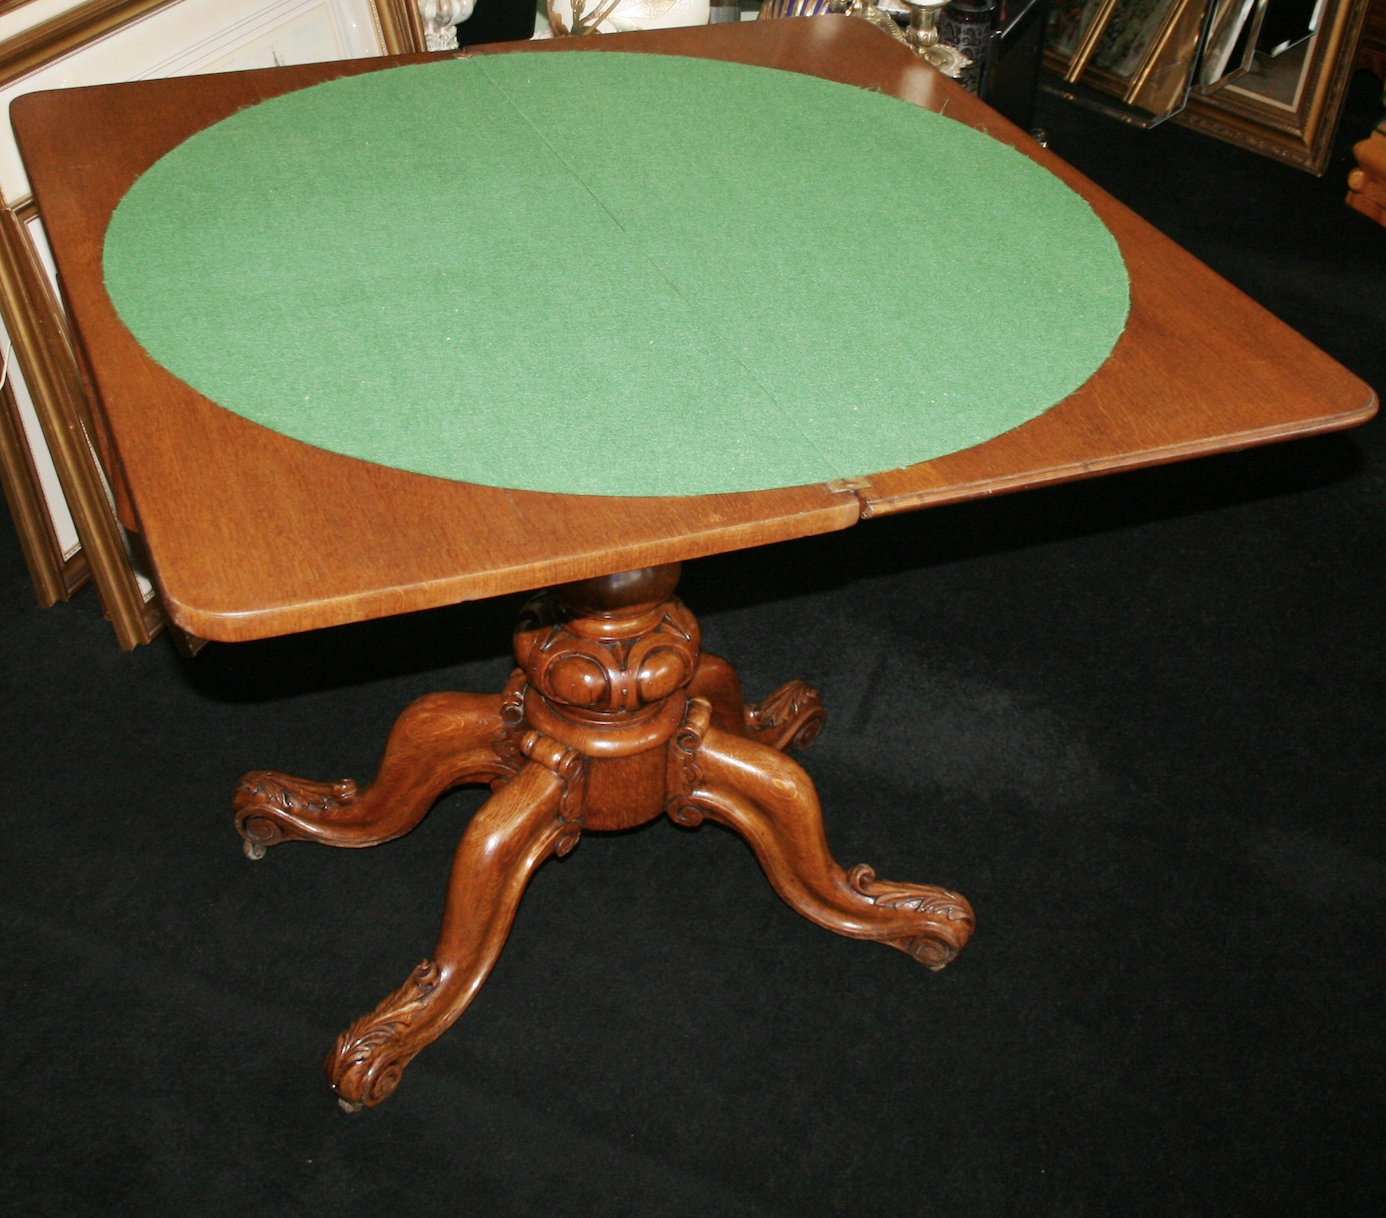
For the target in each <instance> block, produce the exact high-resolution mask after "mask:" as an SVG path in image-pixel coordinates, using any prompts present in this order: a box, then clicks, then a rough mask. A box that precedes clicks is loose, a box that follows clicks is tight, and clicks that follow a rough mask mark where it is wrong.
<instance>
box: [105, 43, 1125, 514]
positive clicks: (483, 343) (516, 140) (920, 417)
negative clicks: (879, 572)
mask: <svg viewBox="0 0 1386 1218" xmlns="http://www.w3.org/2000/svg"><path fill="white" fill-rule="evenodd" d="M105 273H106V284H107V287H108V289H109V291H110V294H111V298H112V300H113V301H114V302H115V305H116V308H117V309H118V310H119V312H120V315H121V317H122V318H123V319H124V321H125V323H126V324H127V325H128V326H129V327H130V330H131V331H132V332H133V333H134V335H135V337H136V338H137V339H138V340H139V341H140V343H142V344H143V346H144V347H145V348H146V350H148V351H149V353H150V354H151V355H153V357H154V358H155V359H156V360H158V361H159V363H161V364H163V365H164V367H166V368H168V369H169V370H170V371H171V372H173V373H174V374H175V375H177V376H179V377H181V378H182V379H183V380H184V381H186V382H187V383H188V384H189V385H191V386H192V387H193V388H195V389H197V390H198V391H199V392H201V393H203V394H204V395H206V396H207V397H209V398H211V399H212V401H214V402H217V403H219V404H220V405H222V406H224V407H226V408H227V409H228V410H232V411H234V412H235V413H237V414H239V415H243V416H244V417H246V418H248V419H252V420H254V421H255V422H257V423H261V424H264V425H265V426H266V427H270V428H273V429H274V430H276V431H280V432H283V433H285V434H286V435H289V436H293V437H294V438H296V439H299V440H304V441H307V442H308V443H310V444H315V445H318V446H319V447H321V448H325V449H330V450H331V451H333V452H339V453H346V454H349V455H351V456H353V457H362V458H365V459H366V460H369V461H375V462H378V463H380V464H383V465H389V466H395V467H397V468H400V469H406V470H412V471H415V472H417V473H422V474H434V475H437V476H439V477H443V478H454V479H461V480H464V481H468V482H479V483H484V484H486V485H490V486H503V487H514V488H521V489H526V490H540V491H562V492H568V493H576V494H602V495H691V494H707V493H713V492H720V491H747V490H765V489H769V488H772V487H781V486H797V485H801V484H805V483H811V482H822V481H825V480H828V479H833V478H843V477H851V476H854V475H865V474H870V473H873V472H876V471H878V470H885V469H894V468H897V467H899V466H904V465H911V464H913V463H915V462H917V461H924V460H928V459H930V458H933V457H938V456H942V455H943V454H944V453H948V452H953V451H955V450H957V449H961V448H967V447H970V446H971V445H973V444H977V443H980V442H981V441H983V440H986V439H989V438H990V437H992V436H996V435H999V434H1000V433H1002V432H1004V431H1009V430H1010V429H1011V428H1013V427H1016V426H1017V425H1019V424H1020V423H1023V422H1025V421H1026V420H1027V419H1031V418H1034V417H1035V416H1036V415H1038V414H1040V413H1042V412H1043V411H1045V410H1047V409H1048V408H1049V407H1050V406H1052V405H1053V404H1054V403H1056V402H1058V401H1059V400H1061V399H1062V398H1064V397H1066V396H1067V395H1068V394H1070V393H1072V392H1073V390H1075V389H1077V388H1078V386H1079V385H1081V384H1082V383H1083V382H1084V381H1085V380H1087V378H1088V377H1089V376H1091V375H1092V373H1093V372H1094V371H1095V370H1096V369H1097V368H1098V366H1099V365H1101V363H1102V362H1103V360H1105V359H1106V358H1107V356H1108V354H1109V353H1110V352H1111V349H1112V346H1113V344H1114V343H1115V342H1116V340H1117V336H1118V335H1119V334H1120V333H1121V330H1122V327H1123V326H1124V325H1125V321H1126V312H1127V300H1128V297H1127V280H1126V271H1125V268H1124V266H1123V264H1122V260H1121V255H1120V254H1119V252H1118V251H1117V247H1116V243H1115V241H1114V240H1113V239H1112V236H1111V234H1110V233H1108V232H1107V230H1106V228H1104V227H1103V225H1102V223H1101V222H1100V221H1099V220H1098V219H1097V217H1096V216H1095V215H1094V214H1093V213H1092V211H1091V209H1090V208H1089V207H1088V205H1087V204H1086V203H1084V202H1083V201H1082V200H1081V199H1080V198H1079V197H1078V196H1077V195H1075V194H1074V193H1073V192H1072V191H1070V190H1069V189H1068V188H1067V187H1066V186H1064V185H1063V184H1062V183H1061V182H1059V180H1058V179H1057V178H1055V177H1053V176H1052V175H1051V174H1049V173H1048V172H1046V171H1045V170H1043V169H1041V168H1040V167H1039V166H1038V165H1036V164H1035V163H1034V162H1033V161H1031V160H1029V159H1028V158H1026V157H1024V156H1022V155H1021V154H1020V153H1018V152H1016V151H1014V150H1013V149H1011V148H1009V147H1007V146H1005V145H1003V144H1000V143H998V142H997V141H995V140H993V139H990V138H989V137H987V136H985V135H982V134H980V133H979V132H977V131H974V130H972V129H971V128H970V127H966V126H963V125H962V124H960V123H957V122H953V121H952V120H950V119H947V118H942V117H940V116H939V115H937V114H933V113H931V112H929V111H927V110H922V109H920V108H919V107H917V106H913V105H910V104H908V103H906V102H902V101H897V100H896V99H894V98H889V97H884V96H882V95H880V94H876V93H870V92H867V91H865V90H861V89H855V88H852V87H849V86H847V85H840V84H834V83H831V82H829V81H824V80H819V79H816V78H814V77H809V76H802V75H797V74H794V73H790V72H780V71H774V70H771V69H766V68H752V67H746V66H743V65H739V64H729V63H719V62H714V61H709V60H703V59H684V58H674V57H671V56H664V55H629V54H591V53H588V54H576V53H568V54H554V53H550V54H512V55H487V56H478V57H475V58H471V59H455V60H447V61H440V62H436V63H430V64H424V65H419V66H410V67H399V68H392V69H388V70H385V71H381V72H375V73H370V74H367V75H364V76H353V77H350V78H347V79H343V80H334V81H330V82H328V83H326V84H322V85H318V86H316V87H314V88H311V89H305V90H303V91H301V92H297V93H291V94H288V95H286V96H284V97H279V98H275V99H273V100H271V101H267V102H264V103H262V104H260V105H257V106H253V107H251V108H249V109H246V110H243V111H241V112H240V113H238V114H236V115H233V116H232V117H231V118H228V119H226V120H224V121H223V122H220V123H218V124H216V125H215V126H213V127H210V128H208V129H207V130H205V131H202V132H200V133H199V134H197V135H195V136H193V137H192V138H191V139H189V140H188V141H187V142H186V143H184V144H182V145H181V146H180V147H178V148H175V149H174V150H173V151H172V152H170V153H169V154H168V155H167V156H165V157H164V158H163V159H162V160H161V161H159V162H158V163H157V164H155V165H154V166H153V167H152V168H151V169H149V171H148V172H147V173H145V174H144V176H143V177H141V178H140V179H139V180H138V181H137V182H136V183H135V185H134V187H133V188H132V189H131V190H130V192H129V194H127V195H126V196H125V198H124V200H122V202H121V204H120V206H119V208H118V209H117V210H116V213H115V216H114V218H113V219H112V221H111V225H110V229H109V231H108V233H107V237H106V248H105Z"/></svg>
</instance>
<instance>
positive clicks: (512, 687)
mask: <svg viewBox="0 0 1386 1218" xmlns="http://www.w3.org/2000/svg"><path fill="white" fill-rule="evenodd" d="M526 684H527V682H526V680H525V674H524V670H523V669H520V668H517V669H515V670H514V672H512V673H511V674H510V680H508V681H507V682H506V683H505V689H504V690H503V691H502V692H501V704H500V717H501V730H500V735H499V736H497V737H496V758H497V760H498V761H499V762H500V764H501V767H502V768H503V769H504V770H505V773H504V774H503V775H502V776H501V777H499V778H495V779H493V780H492V782H491V790H493V791H499V790H500V789H501V787H503V786H505V784H506V783H507V782H509V781H510V780H511V779H512V778H514V777H515V775H516V774H518V773H519V772H520V767H521V766H522V765H524V754H523V753H522V752H520V736H521V735H522V730H521V729H522V728H523V727H524V722H525V685H526Z"/></svg>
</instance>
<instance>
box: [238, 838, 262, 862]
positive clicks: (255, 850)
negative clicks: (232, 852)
mask: <svg viewBox="0 0 1386 1218" xmlns="http://www.w3.org/2000/svg"><path fill="white" fill-rule="evenodd" d="M241 849H242V850H243V851H244V852H245V857H246V858H248V859H250V860H251V861H252V862H258V861H259V860H260V859H262V858H264V857H265V848H264V846H262V845H260V844H259V843H257V842H248V841H246V840H245V838H241Z"/></svg>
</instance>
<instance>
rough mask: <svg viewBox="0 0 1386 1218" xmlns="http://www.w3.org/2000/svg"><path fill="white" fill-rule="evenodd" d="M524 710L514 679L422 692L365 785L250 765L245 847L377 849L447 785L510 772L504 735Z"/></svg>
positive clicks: (239, 820)
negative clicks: (496, 685) (469, 690)
mask: <svg viewBox="0 0 1386 1218" xmlns="http://www.w3.org/2000/svg"><path fill="white" fill-rule="evenodd" d="M521 679H523V678H521ZM520 713H521V711H520V707H519V703H518V701H517V694H516V692H515V689H514V683H512V686H511V687H509V688H507V691H506V693H505V694H500V695H498V694H461V693H438V694H428V695H426V696H425V697H422V698H420V699H419V700H418V701H417V702H414V703H413V704H412V705H411V706H409V707H408V708H407V709H406V710H405V711H404V713H403V714H402V715H400V717H399V719H398V720H396V722H395V726H394V728H393V730H392V731H391V732H390V739H389V741H388V743H387V744H386V745H385V756H384V758H383V760H382V761H381V763H380V772H379V774H378V775H377V776H376V780H375V782H373V783H372V784H371V785H370V786H369V787H367V788H366V790H364V791H361V792H358V791H357V788H356V783H355V782H353V781H352V780H351V779H349V778H346V779H343V780H341V781H340V782H336V783H322V782H311V781H309V780H307V779H303V778H291V777H289V776H288V775H287V774H276V773H274V772H272V771H268V770H254V771H252V772H251V773H249V774H247V775H246V776H245V777H244V778H242V779H241V784H240V786H239V787H238V788H237V790H236V797H235V807H236V831H237V832H238V833H239V834H240V835H241V839H242V845H243V847H244V849H245V852H246V854H247V855H248V856H249V857H250V858H253V859H258V858H263V857H264V854H265V851H266V849H268V848H269V847H270V846H275V845H278V844H279V843H280V842H284V841H312V842H320V843H322V844H323V845H327V846H375V845H378V844H379V843H380V842H388V841H390V840H391V839H392V838H396V837H400V836H402V835H403V834H405V833H408V832H409V830H410V829H412V828H413V827H414V826H415V825H417V824H418V823H419V821H420V820H422V819H423V817H424V815H425V813H427V811H428V809H429V808H430V807H432V805H433V801H434V800H436V799H437V798H438V796H439V795H441V794H442V793H443V792H444V791H446V790H447V789H448V788H449V787H454V786H457V785H458V784H459V783H464V782H493V783H494V782H497V781H503V780H504V779H506V778H508V777H509V776H510V775H512V774H513V773H515V771H516V768H517V760H518V759H517V758H516V757H515V756H514V751H513V748H508V747H507V744H508V741H507V733H509V734H513V731H514V727H515V724H516V723H517V722H518V718H519V715H520Z"/></svg>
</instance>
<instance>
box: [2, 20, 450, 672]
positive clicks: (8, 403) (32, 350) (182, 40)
mask: <svg viewBox="0 0 1386 1218" xmlns="http://www.w3.org/2000/svg"><path fill="white" fill-rule="evenodd" d="M424 49H425V29H424V24H423V21H422V19H421V17H420V14H419V10H418V8H417V7H416V5H415V3H414V0H0V112H3V113H4V114H6V115H8V109H9V104H10V102H12V101H13V100H14V99H15V98H16V97H19V96H20V95H21V94H24V93H28V92H32V91H34V90H37V89H55V88H66V87H73V86H80V85H95V84H107V83H114V82H117V81H126V80H145V79H150V78H154V77H165V76H179V75H197V74H200V73H204V72H231V71H237V70H243V69H248V68H259V67H271V66H274V65H276V64H292V63H312V62H320V61H326V60H336V59H358V58H363V57H369V56H374V55H382V54H391V53H401V52H408V51H422V50H424ZM0 344H2V345H3V357H0V365H2V366H3V371H0V485H3V489H4V493H5V498H6V500H7V502H8V503H9V506H10V511H11V513H12V515H13V516H14V520H15V525H16V528H17V530H18V532H19V537H20V544H21V546H22V547H23V550H24V556H25V559H26V561H27V563H28V566H29V570H30V574H31V575H32V577H33V582H34V589H35V592H36V593H37V595H38V598H39V601H40V603H42V604H44V605H52V604H54V603H55V602H56V601H59V600H66V599H67V597H69V596H70V595H71V594H72V593H73V592H74V591H76V589H77V588H79V587H81V586H82V584H84V583H85V582H86V581H87V580H88V579H90V580H92V582H94V583H95V584H96V586H97V590H98V591H99V593H100V596H101V602H102V606H103V608H104V610H105V612H106V615H107V617H108V618H110V620H111V624H112V626H113V627H114V628H115V632H116V638H117V640H118V641H119V642H120V644H121V646H122V647H125V648H131V647H134V646H137V645H138V644H140V643H147V642H149V641H150V640H151V639H152V638H153V637H154V636H155V635H156V634H157V633H158V632H159V631H160V630H161V629H162V628H163V627H164V625H165V624H166V622H165V619H164V615H163V611H162V608H161V607H160V605H159V602H158V597H157V595H156V593H155V589H154V586H153V584H152V583H151V582H150V580H149V579H148V578H147V577H146V576H145V575H144V574H143V572H142V570H141V562H140V557H139V544H138V538H136V537H133V536H131V535H130V534H128V533H127V532H126V531H125V530H124V529H123V528H122V527H121V525H120V523H119V521H118V520H117V517H116V511H115V498H114V495H113V493H112V487H111V486H110V484H109V483H108V481H107V479H106V476H105V474H104V472H103V469H102V465H101V462H100V460H99V459H98V456H97V454H98V452H99V451H100V447H101V436H100V433H99V431H98V429H97V427H96V420H95V419H94V417H93V415H92V411H91V406H90V401H89V399H88V396H87V391H86V388H85V385H84V382H83V378H82V373H81V370H80V365H79V363H78V359H77V357H76V353H75V351H74V348H73V344H72V340H71V336H70V334H69V332H68V329H67V325H66V320H65V317H64V313H63V307H62V300H61V292H60V288H59V285H58V282H57V276H56V272H55V270H54V267H53V261H52V258H51V256H50V255H49V252H48V243H47V238H46V236H45V235H44V231H43V220H42V217H41V216H40V215H39V214H38V209H37V208H36V207H35V205H34V202H33V199H32V197H31V194H30V190H29V182H28V178H27V177H26V176H25V173H24V165H23V162H22V161H21V159H20V157H19V153H18V150H17V148H16V147H15V142H14V136H13V133H12V131H11V129H10V126H9V122H8V117H7V118H6V119H5V121H4V122H3V123H0Z"/></svg>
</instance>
